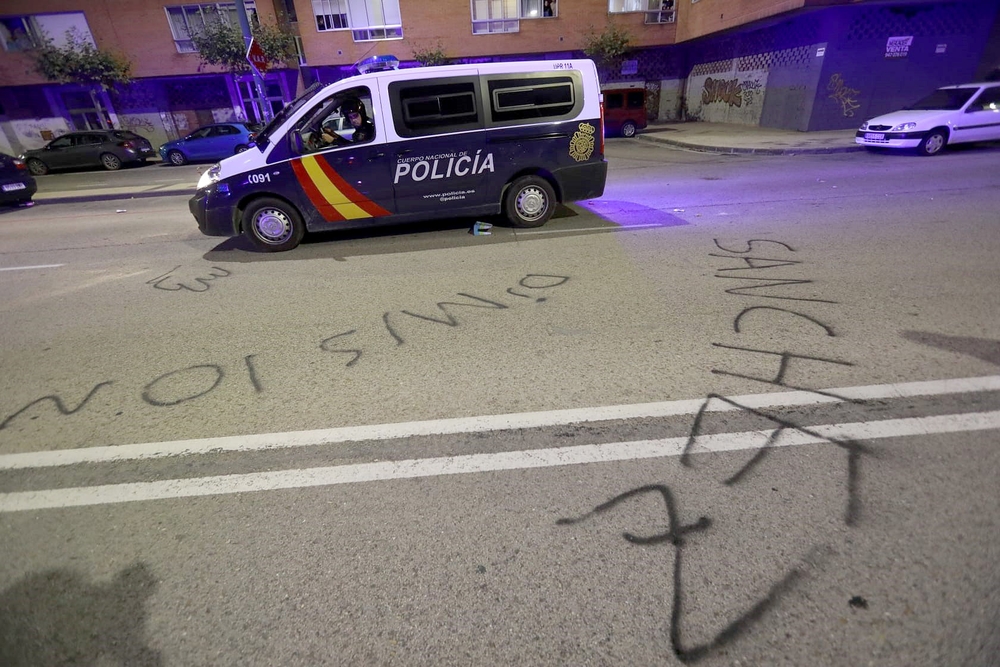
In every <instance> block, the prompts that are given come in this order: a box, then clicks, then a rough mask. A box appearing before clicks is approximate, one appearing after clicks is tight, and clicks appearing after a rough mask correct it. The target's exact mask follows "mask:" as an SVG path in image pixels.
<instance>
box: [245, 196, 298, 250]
mask: <svg viewBox="0 0 1000 667" xmlns="http://www.w3.org/2000/svg"><path fill="white" fill-rule="evenodd" d="M305 233H306V227H305V223H303V222H302V216H301V215H299V212H298V211H297V210H296V209H295V207H294V206H292V205H291V204H289V203H288V202H285V201H281V200H280V199H273V198H271V197H262V198H260V199H256V200H254V201H252V202H251V203H250V205H249V206H247V208H246V210H245V211H243V234H244V235H245V236H246V237H247V239H249V240H250V242H251V243H253V244H254V245H255V246H256V247H257V248H258V249H260V250H263V251H264V252H281V251H283V250H291V249H292V248H294V247H295V246H297V245H298V244H299V242H300V241H301V240H302V237H303V236H305Z"/></svg>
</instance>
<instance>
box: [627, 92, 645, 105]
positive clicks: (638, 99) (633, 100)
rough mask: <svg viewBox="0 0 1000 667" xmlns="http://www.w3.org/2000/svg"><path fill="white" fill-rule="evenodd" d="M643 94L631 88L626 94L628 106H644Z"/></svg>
mask: <svg viewBox="0 0 1000 667" xmlns="http://www.w3.org/2000/svg"><path fill="white" fill-rule="evenodd" d="M645 97H646V96H645V94H644V93H643V91H641V90H633V91H631V92H629V94H628V108H629V109H641V108H643V106H645V103H646V101H645V99H644V98H645Z"/></svg>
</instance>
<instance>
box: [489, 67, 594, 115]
mask: <svg viewBox="0 0 1000 667" xmlns="http://www.w3.org/2000/svg"><path fill="white" fill-rule="evenodd" d="M489 93H490V106H491V110H492V112H493V120H494V121H512V120H526V119H532V118H550V117H557V116H563V115H566V114H568V113H570V112H571V111H572V110H573V107H574V106H575V104H576V89H575V88H574V86H573V79H571V78H570V77H568V76H565V77H564V76H560V77H543V78H536V79H501V80H493V81H490V82H489Z"/></svg>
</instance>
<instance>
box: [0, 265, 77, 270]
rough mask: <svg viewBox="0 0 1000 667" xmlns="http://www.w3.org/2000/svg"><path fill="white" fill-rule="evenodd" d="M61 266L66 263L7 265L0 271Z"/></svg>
mask: <svg viewBox="0 0 1000 667" xmlns="http://www.w3.org/2000/svg"><path fill="white" fill-rule="evenodd" d="M60 266H66V265H65V264H36V265H34V266H6V267H3V268H0V271H27V270H29V269H57V268H59V267H60Z"/></svg>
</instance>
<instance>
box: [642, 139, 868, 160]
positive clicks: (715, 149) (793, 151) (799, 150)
mask: <svg viewBox="0 0 1000 667" xmlns="http://www.w3.org/2000/svg"><path fill="white" fill-rule="evenodd" d="M635 138H636V139H639V140H640V141H644V142H646V143H651V144H664V145H667V146H673V147H675V148H683V149H686V150H690V151H696V152H699V153H719V154H724V155H806V154H814V155H825V154H830V153H853V152H855V151H861V150H864V146H833V147H827V148H809V147H805V146H800V147H795V148H735V147H727V146H706V145H704V144H690V143H687V142H684V141H677V140H676V139H661V138H659V137H651V136H649V135H643V134H636V135H635Z"/></svg>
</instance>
